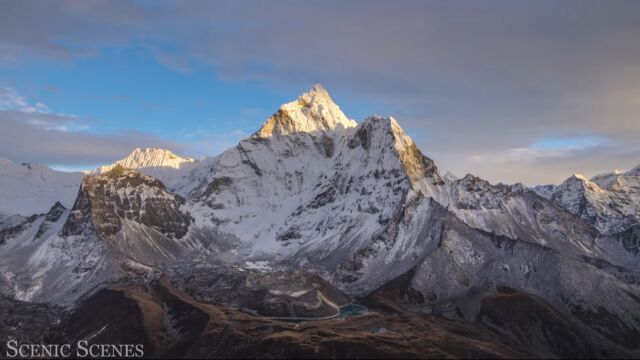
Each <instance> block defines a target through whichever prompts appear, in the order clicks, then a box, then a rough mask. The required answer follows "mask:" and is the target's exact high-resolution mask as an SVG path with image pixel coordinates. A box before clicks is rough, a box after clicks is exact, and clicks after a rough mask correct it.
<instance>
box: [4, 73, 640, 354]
mask: <svg viewBox="0 0 640 360" xmlns="http://www.w3.org/2000/svg"><path fill="white" fill-rule="evenodd" d="M0 212H1V213H0V269H1V270H2V271H1V272H0V293H1V294H2V303H0V312H2V315H3V316H2V318H3V322H2V323H0V334H3V335H5V336H8V337H14V338H18V339H20V340H21V341H38V340H40V341H42V340H44V341H53V342H55V341H71V340H73V341H77V339H80V338H90V339H92V341H95V342H114V341H115V342H118V343H130V342H131V341H132V339H135V340H136V341H139V342H141V343H144V344H145V349H147V351H148V352H147V354H149V355H153V356H179V357H242V356H249V357H296V356H306V357H421V358H424V357H444V356H446V357H449V356H451V357H602V358H606V357H638V356H640V166H638V167H636V168H634V169H632V170H629V171H627V172H615V173H608V174H603V175H598V176H596V177H594V178H592V179H587V178H585V177H584V176H581V175H574V176H572V177H570V178H569V179H567V180H566V181H565V182H563V183H562V184H560V185H557V186H556V185H545V186H536V187H533V188H529V187H526V186H524V185H522V184H514V185H505V184H491V183H489V182H487V181H485V180H483V179H481V178H478V177H476V176H473V175H471V174H468V175H466V176H464V177H462V178H457V177H455V176H452V175H451V174H445V175H441V174H440V171H439V170H438V168H437V166H436V164H435V163H434V161H433V160H431V159H430V158H428V157H427V156H425V155H424V154H423V153H422V152H421V150H420V149H418V147H417V146H416V144H415V143H414V141H413V140H412V139H411V138H410V137H409V136H407V135H406V134H405V133H404V131H403V130H402V128H401V127H400V125H399V123H398V121H396V120H395V119H394V118H393V117H381V116H371V117H368V118H366V119H365V120H364V121H362V122H361V123H357V122H356V121H354V120H351V119H349V118H348V117H346V116H345V115H344V114H343V113H342V111H341V110H340V108H339V107H338V106H337V105H336V104H335V103H334V102H333V100H332V99H331V97H330V96H329V94H328V93H327V91H326V90H325V89H324V88H323V87H322V86H320V85H315V86H314V87H313V88H311V89H310V90H309V91H308V92H306V93H304V94H302V95H301V96H300V97H299V98H297V99H296V100H294V101H292V102H290V103H287V104H285V105H282V106H281V107H280V108H279V109H278V110H277V111H276V112H275V113H274V114H273V115H272V116H271V117H269V118H268V119H267V120H266V121H265V122H264V123H263V125H262V126H261V127H260V129H258V130H257V131H256V132H255V133H253V134H252V135H250V136H248V137H246V138H245V139H243V140H242V141H240V142H239V144H238V145H236V146H235V147H233V148H230V149H228V150H226V151H224V152H223V153H222V154H220V155H218V156H215V157H209V158H203V159H199V160H194V159H190V158H183V157H180V156H178V155H175V154H173V153H172V152H170V151H168V150H164V149H159V148H149V149H135V150H134V151H133V152H132V153H131V154H130V155H129V156H127V157H126V158H124V159H122V160H119V161H117V162H116V163H114V164H112V165H108V166H102V167H100V168H98V169H95V170H92V171H88V172H86V173H64V172H58V171H55V170H52V169H50V168H48V167H46V166H43V165H36V164H30V163H25V164H14V163H12V162H11V161H9V160H6V159H2V160H1V161H0ZM354 306H358V307H359V308H360V309H362V308H366V309H367V310H365V312H364V313H359V314H357V315H351V314H350V313H349V311H347V310H345V309H350V307H354ZM96 308H100V309H101V310H102V311H101V314H99V315H98V316H93V315H92V312H93V311H94V310H92V309H96ZM34 314H43V315H42V316H36V315H34ZM320 318H323V319H324V320H316V319H320ZM298 321H304V322H303V325H299V324H298V323H297V322H298ZM3 345H4V344H1V345H0V346H3Z"/></svg>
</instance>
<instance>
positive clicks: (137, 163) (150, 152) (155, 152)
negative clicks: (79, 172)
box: [96, 147, 193, 173]
mask: <svg viewBox="0 0 640 360" xmlns="http://www.w3.org/2000/svg"><path fill="white" fill-rule="evenodd" d="M190 162H193V159H191V158H183V157H180V156H178V155H176V154H174V153H173V152H171V151H169V150H166V149H161V148H158V147H151V148H144V149H141V148H136V149H134V150H133V151H132V152H131V153H130V154H129V155H128V156H127V157H125V158H124V159H120V160H118V161H116V162H115V163H114V164H111V165H107V166H101V167H100V168H98V169H97V171H96V172H97V173H104V172H107V171H109V170H111V169H113V167H114V166H115V165H120V166H122V167H125V168H127V169H142V168H149V167H170V168H174V169H178V168H180V165H181V164H183V163H190Z"/></svg>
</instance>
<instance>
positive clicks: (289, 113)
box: [254, 84, 357, 138]
mask: <svg viewBox="0 0 640 360" xmlns="http://www.w3.org/2000/svg"><path fill="white" fill-rule="evenodd" d="M356 125H357V123H356V122H355V121H353V120H350V119H349V118H347V117H346V116H345V115H344V113H343V112H342V111H341V110H340V107H339V106H338V105H336V103H335V102H333V99H331V96H330V95H329V93H328V92H327V90H325V88H324V87H322V85H320V84H316V85H314V86H313V87H312V88H311V89H310V90H309V91H307V92H305V93H304V94H302V95H300V96H299V97H298V98H297V99H296V100H294V101H292V102H289V103H286V104H284V105H282V106H280V108H279V109H278V111H277V112H276V113H275V114H273V115H271V116H270V117H269V118H268V119H267V120H266V121H265V122H264V123H263V124H262V127H261V128H260V130H258V131H257V132H256V133H255V134H254V136H255V137H258V138H268V137H272V136H276V135H287V134H293V133H333V132H340V131H341V130H344V129H347V128H352V127H355V126H356Z"/></svg>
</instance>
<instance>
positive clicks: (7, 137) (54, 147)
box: [0, 87, 186, 168]
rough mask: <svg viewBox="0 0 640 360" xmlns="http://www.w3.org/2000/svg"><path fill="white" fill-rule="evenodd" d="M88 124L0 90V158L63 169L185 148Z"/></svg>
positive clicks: (16, 92) (12, 90)
mask: <svg viewBox="0 0 640 360" xmlns="http://www.w3.org/2000/svg"><path fill="white" fill-rule="evenodd" d="M89 130H90V125H89V123H88V121H85V120H82V119H81V118H80V117H78V116H76V115H68V114H59V113H56V112H54V111H52V110H51V109H49V107H48V106H46V105H45V104H42V103H40V102H32V101H29V100H28V99H27V98H26V97H24V96H23V95H21V94H20V93H19V92H18V91H16V90H15V89H13V88H11V87H5V88H3V89H1V90H0V155H1V156H5V157H8V158H10V159H12V160H14V161H36V162H40V163H45V164H62V165H60V166H66V167H67V168H78V167H80V166H85V165H87V166H93V165H95V164H104V163H111V162H113V161H115V160H117V159H119V158H121V157H123V156H125V155H126V154H128V153H129V152H130V151H131V150H132V149H134V148H136V147H146V146H160V147H165V148H167V149H171V150H175V151H182V150H185V149H186V146H185V145H183V144H181V143H178V142H173V141H167V140H163V139H159V138H157V137H155V136H152V135H148V134H144V133H140V132H137V131H120V132H116V133H111V134H96V133H92V132H90V131H89Z"/></svg>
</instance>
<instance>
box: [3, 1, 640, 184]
mask: <svg viewBox="0 0 640 360" xmlns="http://www.w3.org/2000/svg"><path fill="white" fill-rule="evenodd" d="M638 38H640V3H639V2H637V1H616V2H614V3H607V6H603V2H600V1H587V0H585V1H573V0H566V1H563V2H562V3H557V2H554V1H546V0H543V1H521V2H511V1H498V0H488V1H460V2H449V1H409V0H406V1H398V2H393V3H392V2H385V1H357V0H356V1H350V2H339V1H325V2H293V1H285V0H281V1H273V2H268V3H267V2H261V1H249V0H247V1H233V2H232V1H229V2H227V1H220V2H212V1H198V0H194V1H189V2H179V1H170V0H160V1H153V2H149V1H136V0H131V1H114V2H105V1H99V0H95V1H93V0H89V1H75V0H58V1H47V2H43V1H33V0H25V1H19V2H18V1H3V2H0V156H4V157H8V158H10V159H12V160H14V161H37V162H41V163H45V164H49V165H52V166H54V167H56V168H58V169H65V170H74V169H84V168H89V167H93V166H95V165H98V164H105V163H110V162H113V161H115V160H117V159H119V158H121V157H123V156H125V155H126V154H127V153H128V152H130V151H131V150H132V149H133V148H134V147H145V146H161V147H165V148H169V149H171V150H173V151H174V152H176V153H178V154H181V155H186V156H193V157H201V156H205V155H216V154H218V153H220V152H221V151H223V150H224V149H226V148H228V147H230V146H233V145H234V144H235V143H237V141H238V140H240V139H241V138H242V137H244V136H246V135H248V134H250V133H251V132H253V131H255V130H256V129H257V128H258V127H259V126H260V124H261V123H262V122H263V121H264V120H265V119H266V118H267V117H268V116H269V115H270V114H271V113H273V112H274V111H275V110H276V109H277V108H278V106H279V105H281V104H283V103H285V102H288V101H291V100H293V99H295V98H296V97H297V96H298V95H299V94H300V93H302V92H304V91H306V90H307V89H309V88H310V87H311V86H312V85H313V84H315V83H321V84H323V85H324V86H325V87H326V88H327V89H328V90H329V92H330V93H331V95H332V97H333V98H334V100H335V101H336V102H337V103H338V105H340V107H341V108H342V109H343V111H344V112H345V113H346V114H347V115H348V116H349V117H351V118H354V119H356V120H357V121H361V120H362V119H364V118H365V117H366V116H368V115H371V114H381V115H392V116H394V117H395V118H396V119H397V120H398V122H399V123H400V124H401V126H402V127H403V128H404V129H405V131H406V132H407V133H408V134H409V135H410V136H412V137H413V138H414V140H415V141H416V142H417V143H418V146H419V147H420V148H421V149H422V150H423V152H424V153H425V154H426V155H428V156H429V157H432V158H433V159H434V160H435V161H436V163H437V165H438V166H439V168H441V170H442V171H443V172H444V171H447V170H450V171H452V172H453V173H454V174H457V175H459V176H462V175H464V174H466V173H473V174H476V175H479V176H481V177H483V178H486V179H488V180H490V181H493V182H507V183H513V182H518V181H519V182H524V183H527V184H534V183H548V182H555V183H557V182H559V181H562V180H563V179H564V178H566V177H568V176H569V175H571V174H572V173H576V172H580V173H585V174H587V175H593V174H596V173H599V172H602V171H608V170H612V169H615V168H617V169H625V168H631V167H633V166H635V165H637V164H638V163H640V140H639V139H640V120H639V119H638V114H640V96H639V95H638V94H640V43H639V42H638V41H637V39H638Z"/></svg>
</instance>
